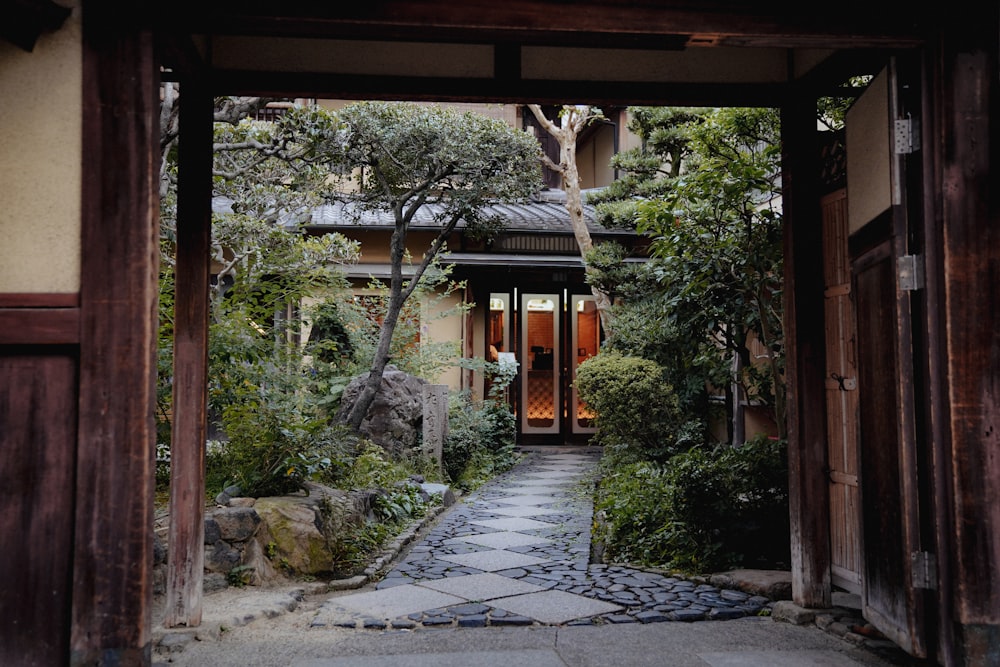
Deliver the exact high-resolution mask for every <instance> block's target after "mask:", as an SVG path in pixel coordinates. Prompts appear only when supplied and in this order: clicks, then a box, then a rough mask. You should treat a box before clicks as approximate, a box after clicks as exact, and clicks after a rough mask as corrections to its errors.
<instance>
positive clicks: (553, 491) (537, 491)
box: [497, 486, 568, 502]
mask: <svg viewBox="0 0 1000 667" xmlns="http://www.w3.org/2000/svg"><path fill="white" fill-rule="evenodd" d="M567 492H568V489H565V488H560V487H558V486H513V487H510V488H507V489H504V493H511V494H514V495H538V496H541V495H557V494H558V495H565V494H566V493H567ZM497 500H499V501H501V502H502V501H503V498H497Z"/></svg>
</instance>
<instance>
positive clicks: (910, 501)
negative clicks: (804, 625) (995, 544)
mask: <svg viewBox="0 0 1000 667" xmlns="http://www.w3.org/2000/svg"><path fill="white" fill-rule="evenodd" d="M911 87H912V83H911ZM899 88H900V84H899V82H898V81H897V80H896V74H895V71H894V68H889V69H888V70H887V71H885V72H883V73H882V74H881V75H879V77H877V78H876V81H874V82H873V83H872V84H871V85H870V86H869V89H868V91H867V92H866V93H865V95H863V96H862V98H861V99H859V100H858V102H856V103H855V107H854V109H852V111H851V112H850V113H849V116H848V142H847V150H848V192H849V196H850V197H852V198H853V197H854V196H855V191H856V192H858V193H861V194H862V195H864V194H867V195H869V196H872V197H873V198H874V196H875V195H876V194H877V193H875V192H873V191H871V190H869V191H866V190H865V185H864V184H859V187H857V188H856V190H852V189H851V186H852V182H854V183H857V182H858V181H857V179H858V178H859V175H858V174H855V175H854V177H853V178H854V180H853V181H852V176H851V172H850V170H851V167H852V157H851V151H852V141H851V136H852V134H851V126H850V123H852V122H854V123H858V124H862V125H864V124H867V125H869V127H870V130H869V131H868V132H867V133H865V132H861V133H855V134H854V136H855V138H856V139H857V137H859V136H861V137H867V140H868V142H869V143H879V144H881V142H883V141H884V144H885V145H884V146H881V145H880V146H878V147H874V149H873V150H872V151H870V153H869V154H866V155H864V156H863V157H864V160H863V162H864V164H863V165H862V166H861V167H860V170H861V171H862V172H864V171H866V170H867V173H864V174H862V175H861V178H863V179H864V180H865V181H866V182H867V183H870V182H873V181H875V180H877V179H884V181H885V183H886V185H887V187H886V193H885V194H886V202H885V204H886V205H885V206H884V207H881V206H870V207H869V208H868V211H870V212H877V211H878V209H879V208H881V209H882V212H881V213H878V214H876V215H872V216H866V217H861V218H859V219H860V220H861V221H862V222H861V224H858V220H856V219H852V220H850V223H851V224H850V226H851V228H852V229H856V230H857V231H856V232H855V233H854V234H852V236H851V239H850V244H851V259H852V262H851V273H852V277H853V280H852V291H853V293H854V304H855V308H856V320H857V325H856V328H857V355H858V402H859V410H858V416H859V425H860V430H859V463H860V466H859V471H858V474H859V479H860V501H861V508H862V509H861V516H862V525H863V529H862V548H861V556H862V594H861V597H862V605H863V613H864V616H865V618H867V619H868V620H869V621H870V622H871V623H872V624H873V625H875V627H877V628H878V629H879V630H881V631H882V632H883V633H884V634H885V635H886V636H887V637H889V638H890V639H891V640H892V641H894V642H895V643H897V644H898V645H899V646H901V647H902V648H903V649H904V650H906V651H907V652H908V653H910V654H911V655H913V656H916V657H926V656H927V652H928V646H927V633H926V631H925V590H924V589H925V588H928V587H930V586H932V585H933V579H934V576H933V556H932V555H931V554H929V553H927V552H926V551H925V550H924V549H923V548H922V546H921V544H922V542H921V529H920V528H921V525H920V521H921V512H920V496H919V488H918V483H919V478H920V461H919V456H918V453H919V449H920V443H919V434H918V429H917V427H916V423H917V419H916V415H915V410H914V406H915V398H914V397H915V392H916V389H915V382H916V381H917V378H916V377H915V375H914V358H913V326H912V321H911V313H910V310H911V298H913V296H912V295H914V294H915V292H914V291H912V290H914V289H917V286H915V284H914V281H913V280H912V278H914V276H913V275H912V272H910V273H909V274H908V273H907V271H906V270H905V269H906V267H907V266H908V265H909V264H910V262H911V260H912V255H911V253H912V252H913V247H912V246H911V245H910V244H912V243H913V240H912V239H913V237H912V235H911V234H909V233H908V226H909V225H910V223H911V222H912V220H911V219H910V218H911V217H912V216H913V215H919V212H911V211H910V210H909V209H910V207H908V206H907V202H906V196H905V181H906V178H905V176H906V175H905V170H904V159H905V158H904V155H905V153H904V151H905V150H911V149H908V148H907V147H900V141H899V137H898V135H897V134H895V133H894V131H893V126H894V124H895V121H896V120H897V119H898V118H900V117H903V115H902V112H901V110H900V108H899V104H898V95H897V94H896V92H895V91H897V90H898V89H899ZM892 138H895V142H892V141H890V139H892ZM854 145H855V147H856V148H857V147H863V145H862V144H861V142H859V141H855V144H854ZM855 164H856V163H855ZM849 209H850V211H851V214H852V215H853V214H854V212H855V211H863V210H865V209H864V206H863V205H860V206H858V207H855V204H854V202H853V201H852V202H851V205H850V207H849ZM904 278H905V280H904ZM907 283H909V284H907Z"/></svg>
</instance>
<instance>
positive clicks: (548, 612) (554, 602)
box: [489, 591, 622, 625]
mask: <svg viewBox="0 0 1000 667" xmlns="http://www.w3.org/2000/svg"><path fill="white" fill-rule="evenodd" d="M489 604H490V606H491V607H499V608H500V609H504V610H506V611H509V612H512V613H514V614H520V615H521V616H527V617H529V618H533V619H535V620H536V621H539V622H540V623H549V624H556V625H557V624H560V623H566V622H567V621H572V620H575V619H578V618H588V617H590V616H597V615H599V614H608V613H611V612H615V611H621V609H622V608H621V607H619V606H618V605H614V604H610V603H608V602H601V601H600V600H593V599H591V598H585V597H582V596H580V595H573V594H572V593H564V592H563V591H544V592H541V593H527V594H525V595H515V596H514V597H509V598H501V599H499V600H493V601H492V602H490V603H489Z"/></svg>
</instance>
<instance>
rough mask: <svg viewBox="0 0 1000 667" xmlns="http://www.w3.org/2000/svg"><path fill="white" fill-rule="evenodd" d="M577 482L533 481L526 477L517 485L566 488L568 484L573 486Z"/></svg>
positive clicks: (518, 481) (569, 480)
mask: <svg viewBox="0 0 1000 667" xmlns="http://www.w3.org/2000/svg"><path fill="white" fill-rule="evenodd" d="M573 483H575V480H572V479H531V478H529V477H525V478H524V479H519V480H517V484H518V485H519V486H520V487H526V486H558V487H564V486H566V485H567V484H573Z"/></svg>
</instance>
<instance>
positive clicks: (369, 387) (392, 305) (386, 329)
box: [347, 222, 419, 431]
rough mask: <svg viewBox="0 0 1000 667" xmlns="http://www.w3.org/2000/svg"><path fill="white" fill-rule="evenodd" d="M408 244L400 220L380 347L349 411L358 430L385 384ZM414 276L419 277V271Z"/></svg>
mask: <svg viewBox="0 0 1000 667" xmlns="http://www.w3.org/2000/svg"><path fill="white" fill-rule="evenodd" d="M405 246H406V228H405V226H403V224H402V223H400V222H397V224H396V231H395V232H393V235H392V245H391V248H390V254H391V257H392V277H391V278H390V281H389V303H388V306H387V307H386V312H385V319H384V320H383V321H382V329H381V331H380V332H379V338H378V348H376V350H375V358H374V359H372V366H371V370H370V371H369V372H368V380H367V382H365V386H364V388H363V389H362V390H361V393H360V394H358V398H357V400H356V401H355V402H354V405H353V406H352V407H351V412H350V413H349V414H348V415H347V423H348V424H350V425H351V428H353V429H354V430H355V431H357V430H359V429H360V428H361V422H363V421H364V420H365V416H366V415H367V414H368V409H369V408H370V407H371V405H372V403H374V402H375V396H376V395H378V392H379V389H381V387H382V373H384V372H385V367H386V366H387V365H388V363H389V348H390V347H391V346H392V336H393V333H394V332H395V331H396V322H397V321H398V320H399V313H400V311H402V309H403V301H404V297H403V266H402V265H403V255H404V254H405ZM412 280H414V281H417V280H419V275H416V276H414V277H413V278H412Z"/></svg>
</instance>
